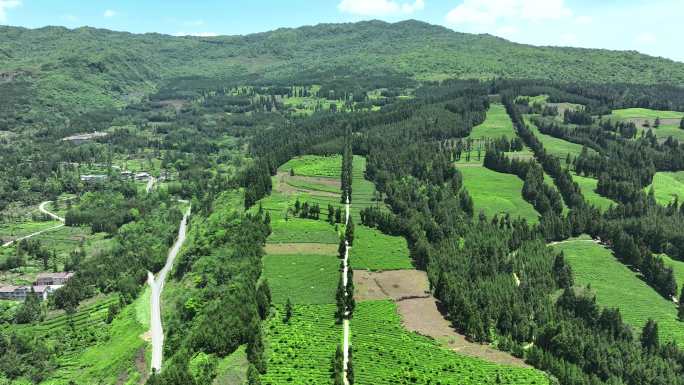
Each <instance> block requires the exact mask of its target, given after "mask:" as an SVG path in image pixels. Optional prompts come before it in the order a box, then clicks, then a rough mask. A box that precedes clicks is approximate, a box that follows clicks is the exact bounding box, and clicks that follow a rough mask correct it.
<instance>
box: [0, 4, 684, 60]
mask: <svg viewBox="0 0 684 385" xmlns="http://www.w3.org/2000/svg"><path fill="white" fill-rule="evenodd" d="M683 17H684V0H287V1H286V0H194V1H188V0H111V1H107V0H90V1H83V0H59V1H55V0H0V24H7V25H16V26H24V27H29V28H36V27H42V26H45V25H62V26H66V27H69V28H74V27H79V26H84V25H88V26H93V27H100V28H108V29H113V30H120V31H129V32H135V33H142V32H160V33H166V34H174V35H206V36H211V35H218V34H220V35H233V34H246V33H252V32H262V31H267V30H271V29H274V28H278V27H297V26H301V25H311V24H317V23H332V22H346V21H359V20H368V19H382V20H387V21H399V20H405V19H418V20H423V21H426V22H429V23H433V24H439V25H443V26H446V27H448V28H451V29H453V30H456V31H462V32H473V33H490V34H493V35H497V36H501V37H504V38H506V39H509V40H512V41H516V42H520V43H529V44H535V45H559V46H575V47H590V48H610V49H620V50H637V51H640V52H644V53H648V54H651V55H656V56H663V57H668V58H671V59H675V60H679V61H684V47H683V45H682V43H681V38H682V37H684V23H682V18H683ZM1 38H2V37H1V36H0V39H1Z"/></svg>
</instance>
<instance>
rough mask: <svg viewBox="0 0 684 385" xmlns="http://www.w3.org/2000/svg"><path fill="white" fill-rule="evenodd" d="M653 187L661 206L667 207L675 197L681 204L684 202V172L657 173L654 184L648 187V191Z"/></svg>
mask: <svg viewBox="0 0 684 385" xmlns="http://www.w3.org/2000/svg"><path fill="white" fill-rule="evenodd" d="M651 187H653V192H654V193H655V198H656V201H657V202H658V203H660V204H661V205H667V204H668V203H670V202H672V201H673V200H674V199H675V197H678V198H679V201H680V202H681V201H682V200H684V171H677V172H656V174H655V175H654V176H653V183H652V184H651V185H650V186H648V187H646V189H645V190H644V191H646V192H647V193H648V191H649V190H650V189H651Z"/></svg>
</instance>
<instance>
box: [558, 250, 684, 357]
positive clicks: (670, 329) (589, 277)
mask: <svg viewBox="0 0 684 385" xmlns="http://www.w3.org/2000/svg"><path fill="white" fill-rule="evenodd" d="M554 248H555V249H556V250H558V251H563V252H564V253H565V257H566V259H567V261H568V262H569V263H570V265H571V266H572V269H573V273H574V276H575V284H576V285H577V286H581V287H585V286H587V285H591V290H592V291H593V292H594V293H595V294H596V300H597V302H598V304H599V305H601V306H603V307H608V308H618V309H620V313H622V317H623V319H624V320H625V322H626V323H628V324H629V325H631V326H633V327H634V331H635V334H637V335H638V334H639V333H640V332H641V328H642V327H643V326H644V324H645V323H646V321H647V320H648V319H649V318H653V319H655V320H656V321H658V326H659V331H660V338H661V340H662V341H663V342H665V341H669V340H672V339H676V340H677V341H678V342H679V345H680V346H682V344H683V342H684V323H682V322H679V321H678V320H677V308H676V305H675V304H674V303H672V302H671V301H668V300H666V299H665V298H663V297H662V296H660V295H659V294H658V293H656V292H655V291H654V290H653V289H652V288H651V287H650V286H648V285H647V284H646V283H645V282H644V281H643V280H642V279H640V278H639V277H638V276H637V274H636V273H635V272H633V271H632V270H630V269H629V268H627V267H626V266H625V265H624V264H622V263H621V262H620V261H618V260H617V259H616V258H615V257H614V256H613V254H612V253H611V251H610V250H608V249H606V248H604V247H603V246H601V245H597V244H595V243H593V242H587V241H570V242H566V243H562V244H558V245H556V246H554Z"/></svg>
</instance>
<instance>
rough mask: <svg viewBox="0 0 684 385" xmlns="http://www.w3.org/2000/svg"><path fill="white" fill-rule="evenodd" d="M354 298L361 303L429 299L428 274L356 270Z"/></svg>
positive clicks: (414, 271) (408, 271)
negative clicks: (382, 300)
mask: <svg viewBox="0 0 684 385" xmlns="http://www.w3.org/2000/svg"><path fill="white" fill-rule="evenodd" d="M354 289H355V291H354V297H355V298H356V299H357V300H359V301H368V300H381V299H392V300H394V301H401V300H402V299H406V298H416V297H428V296H429V295H430V292H429V290H428V279H427V274H426V273H425V272H424V271H419V270H388V271H382V272H372V271H368V270H354Z"/></svg>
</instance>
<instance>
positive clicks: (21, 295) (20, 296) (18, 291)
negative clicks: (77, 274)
mask: <svg viewBox="0 0 684 385" xmlns="http://www.w3.org/2000/svg"><path fill="white" fill-rule="evenodd" d="M73 276H74V273H71V272H63V273H40V274H38V276H37V277H36V282H35V283H34V284H33V285H31V286H14V285H7V286H0V299H7V300H12V301H24V300H25V299H26V297H28V296H29V294H31V290H32V289H33V292H34V293H35V294H36V295H37V296H38V297H39V298H40V299H42V300H43V301H45V300H46V299H47V298H48V297H49V296H50V295H51V294H52V293H54V292H55V290H57V289H59V288H60V287H62V286H64V285H65V284H66V283H67V281H68V280H69V279H71V278H72V277H73Z"/></svg>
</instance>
